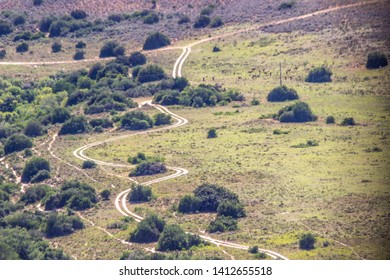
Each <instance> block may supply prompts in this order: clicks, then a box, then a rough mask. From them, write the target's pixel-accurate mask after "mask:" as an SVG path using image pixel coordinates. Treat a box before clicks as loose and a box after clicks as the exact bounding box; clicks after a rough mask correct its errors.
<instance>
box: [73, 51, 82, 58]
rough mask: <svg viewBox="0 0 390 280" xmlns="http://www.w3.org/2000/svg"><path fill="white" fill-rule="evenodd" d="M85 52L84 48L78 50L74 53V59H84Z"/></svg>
mask: <svg viewBox="0 0 390 280" xmlns="http://www.w3.org/2000/svg"><path fill="white" fill-rule="evenodd" d="M84 55H85V52H84V51H82V50H77V51H76V52H75V54H74V55H73V59H74V60H82V59H84Z"/></svg>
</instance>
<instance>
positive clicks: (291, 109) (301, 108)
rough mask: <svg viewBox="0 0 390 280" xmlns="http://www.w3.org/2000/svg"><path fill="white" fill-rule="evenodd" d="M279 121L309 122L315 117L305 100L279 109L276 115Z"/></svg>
mask: <svg viewBox="0 0 390 280" xmlns="http://www.w3.org/2000/svg"><path fill="white" fill-rule="evenodd" d="M276 119H278V120H279V121H280V122H287V123H288V122H299V123H301V122H311V121H315V120H316V119H317V117H316V116H315V115H314V114H313V113H312V111H311V109H310V107H309V105H308V104H307V103H305V102H296V103H294V104H293V105H290V106H287V107H284V108H282V109H280V111H279V112H278V114H277V115H276Z"/></svg>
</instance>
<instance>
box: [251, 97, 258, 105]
mask: <svg viewBox="0 0 390 280" xmlns="http://www.w3.org/2000/svg"><path fill="white" fill-rule="evenodd" d="M251 105H252V106H258V105H260V100H259V99H257V98H253V99H252V101H251Z"/></svg>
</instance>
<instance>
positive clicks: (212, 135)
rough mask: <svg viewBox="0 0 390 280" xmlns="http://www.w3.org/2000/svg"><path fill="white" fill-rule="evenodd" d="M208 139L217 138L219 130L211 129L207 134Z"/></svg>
mask: <svg viewBox="0 0 390 280" xmlns="http://www.w3.org/2000/svg"><path fill="white" fill-rule="evenodd" d="M207 138H217V130H216V129H215V128H210V129H209V131H208V132H207Z"/></svg>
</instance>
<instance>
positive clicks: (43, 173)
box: [30, 170, 50, 183]
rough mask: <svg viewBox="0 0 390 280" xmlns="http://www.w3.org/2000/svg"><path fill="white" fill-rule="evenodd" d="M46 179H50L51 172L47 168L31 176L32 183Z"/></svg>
mask: <svg viewBox="0 0 390 280" xmlns="http://www.w3.org/2000/svg"><path fill="white" fill-rule="evenodd" d="M46 179H50V172H49V171H47V170H40V171H38V173H37V174H36V175H35V176H34V177H32V178H31V181H30V182H31V183H39V182H42V181H44V180H46Z"/></svg>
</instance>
